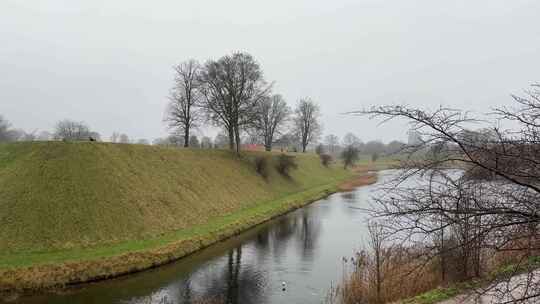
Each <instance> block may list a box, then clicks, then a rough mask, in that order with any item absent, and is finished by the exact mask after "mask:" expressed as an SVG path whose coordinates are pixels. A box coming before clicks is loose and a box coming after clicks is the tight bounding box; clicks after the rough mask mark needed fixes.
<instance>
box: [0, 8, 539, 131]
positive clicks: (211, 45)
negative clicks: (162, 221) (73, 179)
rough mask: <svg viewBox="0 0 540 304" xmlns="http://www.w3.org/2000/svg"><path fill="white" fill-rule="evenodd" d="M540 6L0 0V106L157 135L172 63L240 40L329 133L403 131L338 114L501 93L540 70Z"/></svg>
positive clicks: (236, 45)
mask: <svg viewBox="0 0 540 304" xmlns="http://www.w3.org/2000/svg"><path fill="white" fill-rule="evenodd" d="M539 13H540V1H538V0H485V1H479V0H478V1H471V0H451V1H448V0H446V1H436V0H407V1H404V0H396V1H383V0H334V1H328V0H299V1H295V0H273V1H255V0H241V1H239V0H227V1H222V0H216V1H209V0H197V1H182V0H174V1H169V0H167V1H165V0H162V1H140V0H107V1H105V0H33V1H31V0H24V1H21V0H1V1H0V114H1V115H3V116H4V117H5V118H7V119H8V120H10V121H11V123H12V124H13V125H14V126H15V127H19V128H23V129H25V130H34V129H38V130H51V129H52V128H53V126H54V123H55V122H56V121H58V120H60V119H63V118H70V119H75V120H82V121H85V122H87V123H88V124H89V125H90V126H91V127H92V128H93V129H94V130H96V131H98V132H100V133H101V134H102V136H103V137H105V138H108V137H109V136H110V134H111V133H112V132H113V131H119V132H125V133H127V134H128V135H129V136H130V137H131V138H147V139H152V138H155V137H159V136H164V135H165V134H166V129H165V126H164V124H163V123H162V118H163V111H164V107H165V104H166V102H167V100H166V95H167V92H168V89H169V87H170V86H171V83H172V70H171V66H172V65H174V64H175V63H178V62H180V61H183V60H186V59H188V58H195V59H199V60H201V61H204V60H206V59H209V58H214V59H217V58H219V57H220V56H222V55H224V54H228V53H231V52H233V51H247V52H249V53H251V54H252V55H253V56H255V58H256V59H257V60H258V61H259V62H260V64H261V66H262V68H263V70H264V72H265V76H266V78H267V80H269V81H275V82H276V86H275V90H276V92H278V93H281V94H283V95H284V96H285V98H286V99H287V101H288V102H289V104H290V105H294V104H295V103H296V100H297V99H298V98H300V97H303V96H311V97H312V98H313V99H314V100H315V101H317V102H318V103H319V104H320V106H321V109H322V112H323V123H324V127H325V133H326V134H328V133H335V134H337V135H339V136H342V135H343V134H345V133H346V132H348V131H352V132H354V133H356V134H357V135H359V136H360V137H361V138H362V139H363V140H364V141H367V140H372V139H381V140H384V141H389V140H391V139H394V138H398V139H405V138H406V128H403V126H402V125H401V124H400V123H395V124H392V125H386V126H384V127H377V123H376V122H374V121H368V120H367V119H365V118H358V117H347V116H344V115H341V114H340V113H342V112H346V111H350V110H355V109H361V108H363V107H366V106H370V105H373V104H393V103H408V104H411V105H418V106H423V107H430V108H434V107H437V106H439V105H440V104H443V105H447V106H453V107H460V108H467V109H471V110H474V111H481V110H483V109H486V108H488V107H492V106H495V105H502V104H508V103H510V102H511V99H510V98H509V94H511V93H520V92H521V91H522V90H523V89H525V88H527V86H528V85H529V84H530V83H532V82H537V81H540V75H539V74H538V72H539V71H540V57H539V55H540V18H539V17H538V14H539Z"/></svg>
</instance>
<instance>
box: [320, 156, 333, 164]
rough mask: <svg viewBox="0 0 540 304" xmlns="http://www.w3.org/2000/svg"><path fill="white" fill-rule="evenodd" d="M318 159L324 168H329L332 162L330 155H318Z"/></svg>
mask: <svg viewBox="0 0 540 304" xmlns="http://www.w3.org/2000/svg"><path fill="white" fill-rule="evenodd" d="M319 158H320V159H321V163H322V165H323V166H325V167H329V166H330V164H331V163H332V161H333V160H334V159H333V158H332V155H330V154H320V155H319Z"/></svg>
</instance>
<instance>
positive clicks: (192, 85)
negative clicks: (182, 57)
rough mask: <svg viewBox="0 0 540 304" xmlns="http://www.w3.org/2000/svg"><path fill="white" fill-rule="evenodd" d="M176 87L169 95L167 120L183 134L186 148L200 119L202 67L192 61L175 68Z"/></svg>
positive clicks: (176, 130)
mask: <svg viewBox="0 0 540 304" xmlns="http://www.w3.org/2000/svg"><path fill="white" fill-rule="evenodd" d="M174 71H175V77H174V87H173V88H172V89H171V92H170V95H169V100H170V102H169V105H168V106H167V113H166V118H165V120H166V121H167V122H168V124H169V127H170V128H171V129H174V130H175V132H180V133H183V135H184V147H188V146H189V137H190V131H191V129H192V128H194V127H196V125H197V122H198V121H199V119H200V115H199V112H198V111H197V108H196V106H197V105H198V104H199V101H200V93H199V91H198V87H199V80H200V72H201V66H200V64H199V63H198V62H197V61H196V60H194V59H190V60H188V61H186V62H183V63H180V64H178V65H176V66H175V67H174Z"/></svg>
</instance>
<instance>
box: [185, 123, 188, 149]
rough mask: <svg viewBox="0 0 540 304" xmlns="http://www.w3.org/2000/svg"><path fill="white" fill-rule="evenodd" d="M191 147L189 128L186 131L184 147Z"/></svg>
mask: <svg viewBox="0 0 540 304" xmlns="http://www.w3.org/2000/svg"><path fill="white" fill-rule="evenodd" d="M187 147H189V128H186V130H185V131H184V148H187Z"/></svg>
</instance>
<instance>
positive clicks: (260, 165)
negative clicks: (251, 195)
mask: <svg viewBox="0 0 540 304" xmlns="http://www.w3.org/2000/svg"><path fill="white" fill-rule="evenodd" d="M255 170H256V171H257V173H258V174H259V175H260V176H262V177H264V178H265V179H266V178H268V175H269V174H270V166H269V160H268V157H266V156H257V157H255Z"/></svg>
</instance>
